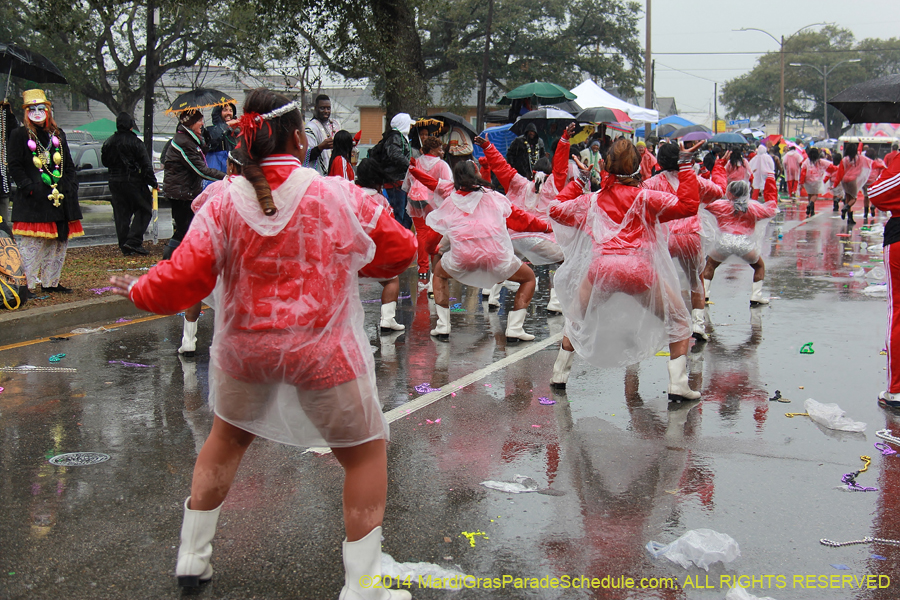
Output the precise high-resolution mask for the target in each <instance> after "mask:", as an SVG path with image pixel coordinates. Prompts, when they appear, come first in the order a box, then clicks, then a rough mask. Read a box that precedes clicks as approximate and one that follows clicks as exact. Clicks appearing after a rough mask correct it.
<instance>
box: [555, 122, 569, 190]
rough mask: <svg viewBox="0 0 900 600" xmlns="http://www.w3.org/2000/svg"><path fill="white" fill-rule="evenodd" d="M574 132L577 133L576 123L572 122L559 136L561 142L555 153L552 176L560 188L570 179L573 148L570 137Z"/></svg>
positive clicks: (557, 187)
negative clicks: (570, 159) (570, 150)
mask: <svg viewBox="0 0 900 600" xmlns="http://www.w3.org/2000/svg"><path fill="white" fill-rule="evenodd" d="M573 133H575V124H574V123H571V124H569V126H568V127H566V129H565V131H563V134H562V137H561V138H559V142H558V143H557V144H556V153H555V154H554V155H553V175H552V177H553V183H554V184H556V189H558V190H561V189H563V186H565V185H566V179H568V174H569V149H570V148H571V144H570V143H569V137H570V136H571V135H572V134H573Z"/></svg>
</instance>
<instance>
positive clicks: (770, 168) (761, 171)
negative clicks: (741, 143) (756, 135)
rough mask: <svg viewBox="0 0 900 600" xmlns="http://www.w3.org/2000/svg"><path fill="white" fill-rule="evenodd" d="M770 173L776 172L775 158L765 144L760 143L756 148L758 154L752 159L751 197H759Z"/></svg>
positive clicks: (754, 198)
mask: <svg viewBox="0 0 900 600" xmlns="http://www.w3.org/2000/svg"><path fill="white" fill-rule="evenodd" d="M770 173H771V174H774V173H775V159H773V158H772V157H771V156H769V151H768V149H766V147H765V145H763V144H760V145H759V146H758V147H757V148H756V156H754V157H753V158H751V159H750V175H751V176H752V180H751V184H752V191H751V192H750V197H751V198H752V199H753V200H756V199H757V198H759V194H760V193H761V192H762V190H763V188H764V187H766V178H767V177H768V176H769V174H770Z"/></svg>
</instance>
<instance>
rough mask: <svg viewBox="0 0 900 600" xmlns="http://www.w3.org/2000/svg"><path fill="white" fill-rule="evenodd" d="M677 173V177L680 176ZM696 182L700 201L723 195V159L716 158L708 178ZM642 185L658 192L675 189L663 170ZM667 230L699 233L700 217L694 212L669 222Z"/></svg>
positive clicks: (711, 199)
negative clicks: (691, 214)
mask: <svg viewBox="0 0 900 600" xmlns="http://www.w3.org/2000/svg"><path fill="white" fill-rule="evenodd" d="M680 175H681V174H680V173H679V177H680ZM697 184H698V186H699V188H700V203H701V204H709V203H710V202H714V201H716V200H719V199H720V198H724V197H725V187H726V186H727V185H728V183H727V182H726V179H725V160H724V159H721V158H720V159H718V160H717V161H716V165H715V166H714V167H713V170H712V173H710V178H709V179H703V178H698V179H697ZM642 185H643V187H645V188H647V189H648V190H657V191H660V192H669V193H670V194H674V193H675V190H674V189H672V185H671V184H670V183H669V180H668V179H667V178H666V174H665V172H663V173H660V174H658V175H655V176H654V177H651V178H650V179H648V180H647V181H645V182H643V184H642ZM679 187H680V185H679ZM669 231H671V232H672V233H676V234H681V235H684V234H691V233H694V234H697V235H699V234H700V217H698V216H697V215H696V214H695V215H693V216H691V217H687V218H685V219H678V220H677V221H670V222H669Z"/></svg>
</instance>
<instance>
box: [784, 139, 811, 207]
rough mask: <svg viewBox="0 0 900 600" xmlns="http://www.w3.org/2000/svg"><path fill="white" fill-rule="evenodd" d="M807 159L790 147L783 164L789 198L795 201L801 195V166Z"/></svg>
mask: <svg viewBox="0 0 900 600" xmlns="http://www.w3.org/2000/svg"><path fill="white" fill-rule="evenodd" d="M805 158H806V157H805V156H803V154H801V153H800V151H799V150H797V149H796V148H794V147H793V146H788V148H787V151H785V153H784V156H783V157H782V158H781V162H782V163H783V164H784V180H785V182H787V190H788V196H789V197H790V198H791V199H792V200H793V199H796V198H797V197H798V195H799V192H798V191H797V189H798V187H799V186H798V184H799V182H800V165H801V163H802V162H803V160H804V159H805Z"/></svg>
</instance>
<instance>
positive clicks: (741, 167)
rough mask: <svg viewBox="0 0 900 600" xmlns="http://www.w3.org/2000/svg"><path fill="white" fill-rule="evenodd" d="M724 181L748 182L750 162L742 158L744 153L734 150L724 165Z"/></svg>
mask: <svg viewBox="0 0 900 600" xmlns="http://www.w3.org/2000/svg"><path fill="white" fill-rule="evenodd" d="M725 181H726V183H731V182H732V181H750V161H748V160H747V159H746V158H744V152H743V151H742V150H739V149H736V150H732V151H731V156H730V157H729V158H728V162H727V163H726V164H725Z"/></svg>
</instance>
